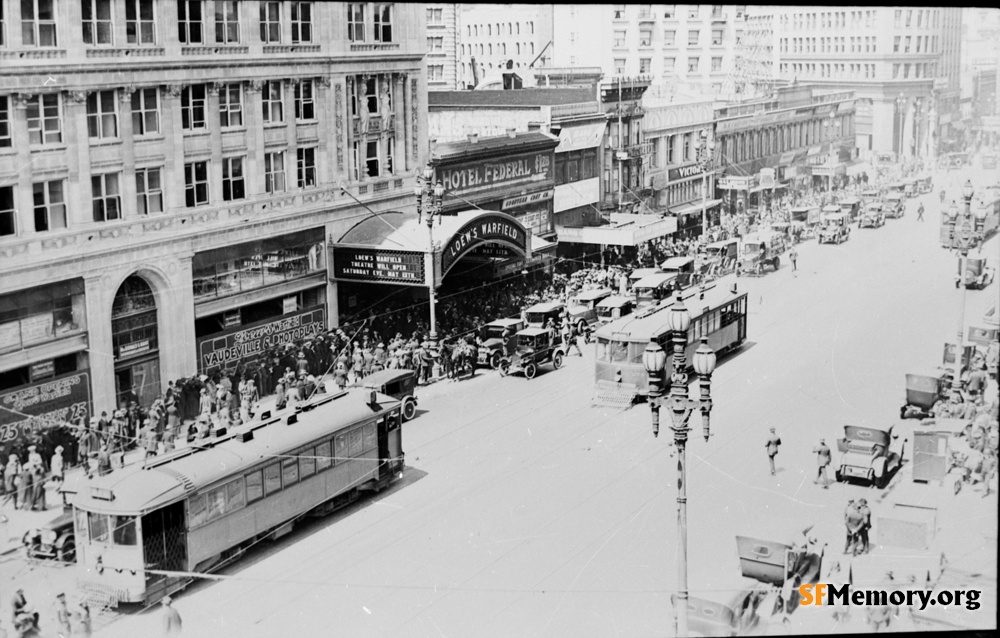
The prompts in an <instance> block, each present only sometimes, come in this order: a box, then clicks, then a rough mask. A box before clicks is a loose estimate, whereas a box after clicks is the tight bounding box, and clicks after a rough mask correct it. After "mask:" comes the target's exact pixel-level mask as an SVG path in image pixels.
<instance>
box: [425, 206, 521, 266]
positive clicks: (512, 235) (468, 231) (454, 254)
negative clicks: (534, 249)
mask: <svg viewBox="0 0 1000 638" xmlns="http://www.w3.org/2000/svg"><path fill="white" fill-rule="evenodd" d="M488 243H498V244H501V245H503V246H507V247H509V248H513V249H514V251H515V252H516V253H518V254H520V255H525V256H528V233H527V231H526V230H525V229H524V226H522V225H521V224H520V223H519V222H518V221H517V220H516V219H514V218H513V217H511V216H509V215H504V214H501V213H488V214H485V215H480V216H479V217H476V218H475V219H473V220H472V221H470V222H469V223H468V224H466V225H465V226H462V228H460V229H459V230H458V232H456V233H455V234H454V235H453V236H452V238H451V239H450V240H448V243H447V244H446V245H445V246H443V247H442V249H441V270H440V274H439V275H438V276H439V277H443V276H444V275H445V274H446V273H447V272H448V271H449V270H450V269H451V267H452V266H454V265H455V262H457V261H458V260H459V259H461V258H462V257H463V256H465V255H466V254H467V253H468V252H469V251H471V250H473V249H475V248H477V247H479V246H481V245H483V244H488Z"/></svg>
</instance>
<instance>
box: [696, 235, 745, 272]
mask: <svg viewBox="0 0 1000 638" xmlns="http://www.w3.org/2000/svg"><path fill="white" fill-rule="evenodd" d="M739 250H740V240H739V239H735V238H733V239H724V240H722V241H717V242H714V243H711V244H709V245H707V246H705V252H704V253H702V254H700V255H698V262H697V264H696V270H697V271H698V272H700V273H701V274H703V275H711V276H713V277H721V276H722V275H726V274H729V273H731V272H733V270H735V269H736V260H737V259H739V256H740V255H739Z"/></svg>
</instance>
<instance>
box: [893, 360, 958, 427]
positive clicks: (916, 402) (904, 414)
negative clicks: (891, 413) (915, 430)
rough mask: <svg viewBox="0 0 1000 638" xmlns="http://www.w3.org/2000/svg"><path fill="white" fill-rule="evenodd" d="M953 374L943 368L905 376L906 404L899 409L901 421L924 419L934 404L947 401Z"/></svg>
mask: <svg viewBox="0 0 1000 638" xmlns="http://www.w3.org/2000/svg"><path fill="white" fill-rule="evenodd" d="M953 376H954V375H953V374H952V372H951V371H950V370H946V369H944V368H935V369H933V370H927V371H924V372H910V373H907V375H906V402H905V403H903V405H902V407H900V408H899V418H901V419H926V418H927V417H929V416H931V409H932V408H933V407H934V404H935V403H937V402H938V401H941V400H943V399H947V397H948V393H949V390H950V388H951V380H952V378H953Z"/></svg>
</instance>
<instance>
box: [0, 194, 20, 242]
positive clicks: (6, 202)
mask: <svg viewBox="0 0 1000 638" xmlns="http://www.w3.org/2000/svg"><path fill="white" fill-rule="evenodd" d="M15 234H17V225H16V224H15V217H14V187H13V186H0V237H6V236H8V235H15Z"/></svg>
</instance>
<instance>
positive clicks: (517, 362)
mask: <svg viewBox="0 0 1000 638" xmlns="http://www.w3.org/2000/svg"><path fill="white" fill-rule="evenodd" d="M565 356H566V352H565V351H564V350H563V347H562V344H561V343H560V341H559V337H558V336H556V335H553V334H551V333H550V332H549V331H548V330H545V329H543V328H525V329H524V330H521V331H520V332H518V333H517V349H516V350H515V351H514V354H512V355H511V356H509V357H504V358H503V359H501V360H500V364H499V366H498V368H499V370H500V374H501V375H503V376H507V375H509V374H514V373H515V372H524V376H525V377H527V378H528V379H534V378H535V376H537V375H538V368H539V366H542V365H545V364H549V363H551V364H552V367H553V368H554V369H556V370H558V369H559V368H561V367H562V364H563V358H564V357H565Z"/></svg>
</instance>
